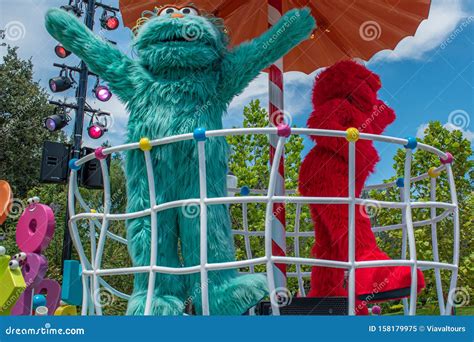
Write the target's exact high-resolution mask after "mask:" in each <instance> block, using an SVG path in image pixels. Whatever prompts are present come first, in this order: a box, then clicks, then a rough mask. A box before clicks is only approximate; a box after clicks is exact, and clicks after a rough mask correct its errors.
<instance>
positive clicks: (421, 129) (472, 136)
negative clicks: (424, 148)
mask: <svg viewBox="0 0 474 342" xmlns="http://www.w3.org/2000/svg"><path fill="white" fill-rule="evenodd" d="M443 127H444V128H446V129H447V130H448V131H450V132H452V131H456V130H457V131H461V132H462V135H463V137H464V138H465V139H467V140H469V141H470V142H471V143H472V142H473V140H474V132H473V131H471V130H470V129H468V128H466V129H464V128H462V127H459V126H456V125H454V124H452V123H450V122H447V123H445V124H444V125H443ZM427 128H428V124H427V123H424V124H421V125H420V126H418V130H417V131H416V137H417V138H419V139H423V138H424V137H425V130H426V129H427Z"/></svg>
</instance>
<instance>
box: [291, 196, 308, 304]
mask: <svg viewBox="0 0 474 342" xmlns="http://www.w3.org/2000/svg"><path fill="white" fill-rule="evenodd" d="M295 216H296V217H295V235H294V237H293V246H294V248H295V257H296V258H299V257H300V217H301V203H297V204H296V215H295ZM296 277H297V279H298V288H299V291H300V295H301V296H302V297H306V291H305V290H304V281H303V275H302V273H301V265H300V264H296Z"/></svg>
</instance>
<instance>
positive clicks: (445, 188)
mask: <svg viewBox="0 0 474 342" xmlns="http://www.w3.org/2000/svg"><path fill="white" fill-rule="evenodd" d="M419 141H420V142H423V143H425V144H428V145H431V146H434V147H436V148H438V149H440V150H441V151H449V152H450V153H452V154H453V156H454V158H455V161H454V163H453V165H452V169H453V174H454V179H455V183H456V191H457V197H458V203H459V217H460V233H461V239H460V241H461V245H460V262H459V280H458V287H461V288H462V291H466V292H468V293H469V294H470V296H471V298H472V296H473V291H472V284H473V283H474V272H473V271H474V265H473V259H474V253H473V248H474V245H473V238H472V237H473V235H474V224H473V222H474V221H473V212H474V211H473V204H474V203H473V201H474V200H473V196H472V181H473V175H474V169H473V161H472V160H471V159H470V158H471V155H472V149H471V143H470V141H469V140H467V139H465V138H463V136H462V133H461V132H460V131H458V130H455V131H453V132H450V131H448V130H447V129H446V128H444V127H443V126H442V125H441V123H440V122H437V121H435V122H430V123H429V125H428V127H427V129H426V130H425V136H424V138H423V139H420V140H419ZM404 161H405V150H404V149H400V150H398V151H397V153H396V155H395V157H394V170H395V172H396V175H397V176H395V177H393V178H392V179H389V180H387V182H388V181H393V180H395V179H396V178H397V177H403V169H404ZM439 165H440V162H439V160H438V158H437V157H436V155H434V154H433V153H429V152H425V151H422V150H420V149H418V150H416V151H415V153H414V155H413V163H412V176H416V175H420V174H423V173H426V172H427V170H428V169H429V168H431V167H433V166H435V167H437V166H439ZM436 181H437V182H436V184H437V186H436V201H439V202H451V197H450V193H449V183H448V179H447V174H446V172H442V173H441V175H440V176H439V177H438V178H437V179H436ZM411 197H412V199H413V200H414V201H429V200H430V179H425V180H424V181H421V182H417V183H415V184H413V185H412V188H411ZM370 198H375V199H378V200H386V201H400V196H399V190H398V189H395V188H392V189H390V190H387V191H372V192H371V193H370ZM442 212H443V210H442V209H437V210H436V214H437V215H440V214H441V213H442ZM429 218H430V210H429V209H414V210H413V220H414V221H421V220H426V219H429ZM374 219H375V220H374V221H375V224H376V225H390V224H398V223H400V222H401V211H400V210H386V209H384V210H380V211H378V212H377V213H376V216H375V218H374ZM401 234H402V233H401V231H400V230H397V231H390V232H384V233H381V234H379V235H378V242H379V246H380V247H381V248H382V249H383V250H384V251H386V252H387V253H388V254H389V255H390V256H391V257H393V258H400V244H401ZM437 235H438V245H439V254H440V255H439V256H440V261H442V262H449V263H451V262H452V257H453V255H452V254H453V253H452V252H453V220H452V216H448V217H447V218H445V219H444V220H442V221H441V222H439V223H438V224H437ZM415 238H416V243H417V258H418V260H428V261H429V260H433V253H432V248H431V247H432V239H431V228H430V226H429V225H428V226H423V227H419V228H416V230H415ZM424 274H425V280H426V283H427V285H426V289H425V290H424V291H423V292H422V293H421V295H420V301H421V302H422V303H427V304H428V305H430V306H433V307H435V306H436V304H437V295H436V287H435V281H434V272H433V270H428V271H425V272H424ZM441 274H442V279H443V290H444V292H445V297H446V296H447V292H448V290H449V278H450V276H451V272H449V271H442V272H441Z"/></svg>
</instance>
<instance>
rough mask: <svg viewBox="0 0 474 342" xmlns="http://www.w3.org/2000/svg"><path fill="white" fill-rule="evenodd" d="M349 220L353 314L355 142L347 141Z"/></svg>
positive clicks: (352, 305) (352, 304)
mask: <svg viewBox="0 0 474 342" xmlns="http://www.w3.org/2000/svg"><path fill="white" fill-rule="evenodd" d="M348 181H349V185H348V186H349V194H348V195H349V196H348V197H349V208H348V210H349V222H348V234H347V238H348V242H347V245H348V257H349V259H348V262H349V264H350V268H349V286H348V291H347V292H348V297H349V315H350V316H353V315H355V297H356V294H355V280H356V279H355V276H356V268H355V199H356V198H355V142H352V141H351V142H349V174H348Z"/></svg>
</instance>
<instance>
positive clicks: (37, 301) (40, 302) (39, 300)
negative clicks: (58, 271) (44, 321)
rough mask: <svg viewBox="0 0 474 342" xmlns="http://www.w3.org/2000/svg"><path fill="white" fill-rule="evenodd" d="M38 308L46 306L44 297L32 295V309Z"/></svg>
mask: <svg viewBox="0 0 474 342" xmlns="http://www.w3.org/2000/svg"><path fill="white" fill-rule="evenodd" d="M38 306H46V297H45V296H44V295H41V294H37V295H34V297H33V309H36V308H37V307H38Z"/></svg>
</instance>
